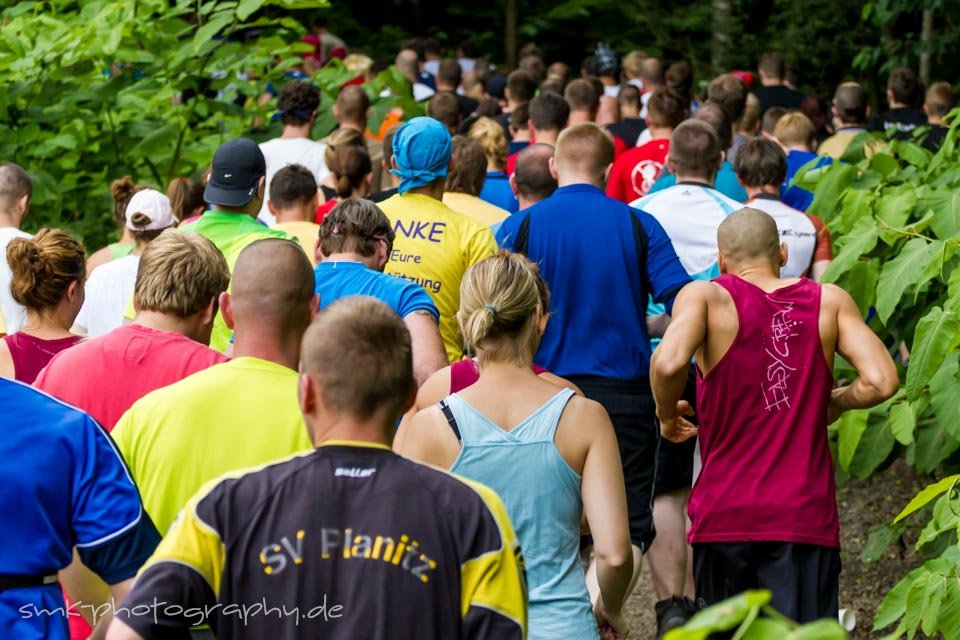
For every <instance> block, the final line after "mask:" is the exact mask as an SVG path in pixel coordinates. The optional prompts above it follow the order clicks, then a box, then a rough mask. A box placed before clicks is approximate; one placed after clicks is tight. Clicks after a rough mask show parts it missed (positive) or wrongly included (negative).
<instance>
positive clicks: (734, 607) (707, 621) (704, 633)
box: [664, 591, 772, 640]
mask: <svg viewBox="0 0 960 640" xmlns="http://www.w3.org/2000/svg"><path fill="white" fill-rule="evenodd" d="M771 597H772V596H771V595H770V592H769V591H744V592H743V593H741V594H740V595H737V596H734V597H732V598H728V599H726V600H724V601H722V602H718V603H717V604H715V605H713V606H712V607H709V608H708V609H704V610H703V611H700V612H698V613H697V614H696V615H695V616H693V617H692V618H690V620H689V621H688V622H687V623H686V624H685V625H684V626H683V627H681V628H680V629H674V630H671V631H669V632H668V633H667V634H666V635H665V636H664V640H704V639H705V638H707V637H708V636H709V635H710V634H711V633H714V632H717V631H729V630H730V629H735V628H736V627H737V626H739V625H740V623H741V622H743V621H744V619H746V617H747V616H748V615H750V613H751V612H755V611H757V610H759V609H760V607H762V606H764V605H766V604H767V603H769V602H770V600H771Z"/></svg>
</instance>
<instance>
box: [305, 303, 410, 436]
mask: <svg viewBox="0 0 960 640" xmlns="http://www.w3.org/2000/svg"><path fill="white" fill-rule="evenodd" d="M300 369H301V371H302V372H303V373H304V374H306V375H308V376H310V377H311V378H312V379H313V380H314V381H315V382H317V383H318V384H319V385H320V389H321V400H322V402H323V404H324V406H325V408H326V409H327V410H328V411H331V412H334V413H337V414H340V415H347V416H352V417H355V418H359V419H361V420H366V419H369V418H371V417H373V416H375V415H377V414H378V413H379V414H381V415H383V416H384V418H385V419H386V420H387V422H388V423H390V424H391V426H392V424H393V423H394V422H395V421H396V419H397V418H399V417H400V414H401V413H402V412H403V411H404V409H406V404H407V402H408V400H410V399H412V394H413V392H414V390H415V388H416V387H415V386H414V385H415V382H414V379H413V352H412V347H411V346H410V333H409V332H408V331H407V327H406V325H404V323H403V320H402V319H401V318H400V316H398V315H397V314H396V313H394V312H393V310H392V309H390V307H388V306H387V305H386V304H384V303H383V302H381V301H379V300H377V299H375V298H371V297H369V296H349V297H346V298H342V299H340V300H337V301H336V302H334V303H333V304H331V305H330V306H329V307H327V308H326V309H324V310H323V311H321V312H320V313H319V314H318V315H317V318H316V320H314V322H313V324H311V325H310V327H309V328H308V329H307V332H306V334H305V335H304V337H303V344H302V348H301V350H300Z"/></svg>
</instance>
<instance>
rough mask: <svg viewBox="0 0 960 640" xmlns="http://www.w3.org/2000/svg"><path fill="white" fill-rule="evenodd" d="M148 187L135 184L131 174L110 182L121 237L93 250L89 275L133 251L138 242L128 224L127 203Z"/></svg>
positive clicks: (88, 261)
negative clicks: (103, 265) (101, 266)
mask: <svg viewBox="0 0 960 640" xmlns="http://www.w3.org/2000/svg"><path fill="white" fill-rule="evenodd" d="M148 188H149V187H147V185H144V184H135V183H134V182H133V180H132V179H131V178H130V176H123V177H122V178H117V179H116V180H114V181H113V182H111V183H110V195H112V196H113V222H114V224H116V225H117V227H118V228H119V229H120V239H119V240H118V241H117V242H111V243H110V244H108V245H107V246H105V247H103V248H102V249H98V250H97V251H95V252H93V254H92V255H91V256H90V259H89V260H87V275H92V274H93V270H94V269H96V268H97V267H99V266H100V265H102V264H106V263H108V262H111V261H113V260H117V259H118V258H122V257H124V256H128V255H130V252H132V251H133V249H134V247H135V246H136V242H135V241H134V239H133V235H131V233H130V230H129V229H127V226H126V223H127V220H126V211H127V205H128V204H129V203H130V198H132V197H133V195H134V194H135V193H137V192H138V191H143V190H144V189H148Z"/></svg>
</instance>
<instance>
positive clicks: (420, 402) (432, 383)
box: [415, 366, 450, 410]
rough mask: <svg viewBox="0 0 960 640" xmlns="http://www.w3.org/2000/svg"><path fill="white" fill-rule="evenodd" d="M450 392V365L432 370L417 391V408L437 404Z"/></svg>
mask: <svg viewBox="0 0 960 640" xmlns="http://www.w3.org/2000/svg"><path fill="white" fill-rule="evenodd" d="M449 394H450V367H449V366H447V367H444V368H443V369H439V370H437V371H434V372H433V374H432V375H431V376H430V377H429V378H427V379H426V381H425V382H424V383H423V384H422V385H420V389H419V390H418V391H417V403H416V406H415V408H416V409H417V410H420V409H425V408H427V407H430V406H432V405H435V404H437V403H438V402H440V401H441V400H443V399H444V398H446V397H447V396H448V395H449Z"/></svg>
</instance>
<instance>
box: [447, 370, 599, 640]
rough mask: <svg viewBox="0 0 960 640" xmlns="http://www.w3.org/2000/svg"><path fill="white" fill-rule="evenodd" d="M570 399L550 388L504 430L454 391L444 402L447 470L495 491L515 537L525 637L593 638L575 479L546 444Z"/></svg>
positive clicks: (550, 639) (551, 442) (567, 392)
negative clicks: (522, 578) (456, 449)
mask: <svg viewBox="0 0 960 640" xmlns="http://www.w3.org/2000/svg"><path fill="white" fill-rule="evenodd" d="M573 395H574V394H573V391H572V390H570V389H562V390H558V392H557V394H556V395H555V396H554V397H553V398H551V399H550V400H548V401H547V403H546V404H544V405H542V406H541V407H540V408H538V409H537V410H536V411H534V412H533V413H532V414H530V415H529V416H527V417H526V418H525V419H524V420H523V422H521V423H520V424H518V425H517V426H516V427H514V428H513V429H511V430H510V431H506V430H505V429H503V428H501V427H500V426H498V425H496V424H494V423H493V422H491V421H490V419H489V418H487V417H486V416H485V415H483V414H482V413H480V412H479V411H478V410H477V409H475V408H474V407H473V406H472V405H470V404H469V403H468V402H467V401H465V400H464V399H462V398H461V397H460V396H459V395H457V394H454V395H452V396H449V397H448V398H447V399H446V400H445V401H444V403H445V405H446V407H447V408H446V410H445V411H447V412H449V413H448V414H447V419H448V420H450V419H451V418H452V419H453V421H454V422H455V423H456V425H457V428H458V429H459V432H460V438H461V442H460V444H461V449H460V454H459V455H458V456H457V459H456V460H455V461H454V463H453V465H451V467H450V471H453V472H454V473H458V474H460V475H462V476H464V477H466V478H470V479H471V480H476V481H477V482H481V483H483V484H485V485H487V486H488V487H490V488H491V489H493V490H494V491H496V492H497V495H499V496H500V499H501V500H503V504H504V505H505V506H506V507H507V513H508V514H509V515H510V521H511V522H512V523H513V526H514V528H515V529H516V531H517V537H518V538H519V539H520V548H521V549H523V558H524V561H525V564H526V568H527V588H528V589H529V594H530V614H529V615H530V628H529V632H528V636H527V637H528V640H561V639H563V640H565V639H566V638H579V639H581V640H589V639H590V638H594V639H596V638H598V635H597V622H596V619H595V618H594V617H593V614H592V612H591V607H590V595H589V594H588V593H587V583H586V581H585V580H584V577H583V570H582V569H581V568H580V514H581V512H582V511H583V501H582V499H581V497H580V480H581V478H580V476H579V475H578V474H577V473H576V472H575V471H574V470H573V469H572V468H571V467H570V465H569V464H567V461H566V460H564V459H563V457H562V456H561V455H560V452H559V451H557V446H556V445H555V444H554V436H555V435H556V432H557V424H558V423H559V421H560V416H561V415H563V410H564V408H565V407H566V406H567V403H568V402H569V401H570V398H571V397H573Z"/></svg>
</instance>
